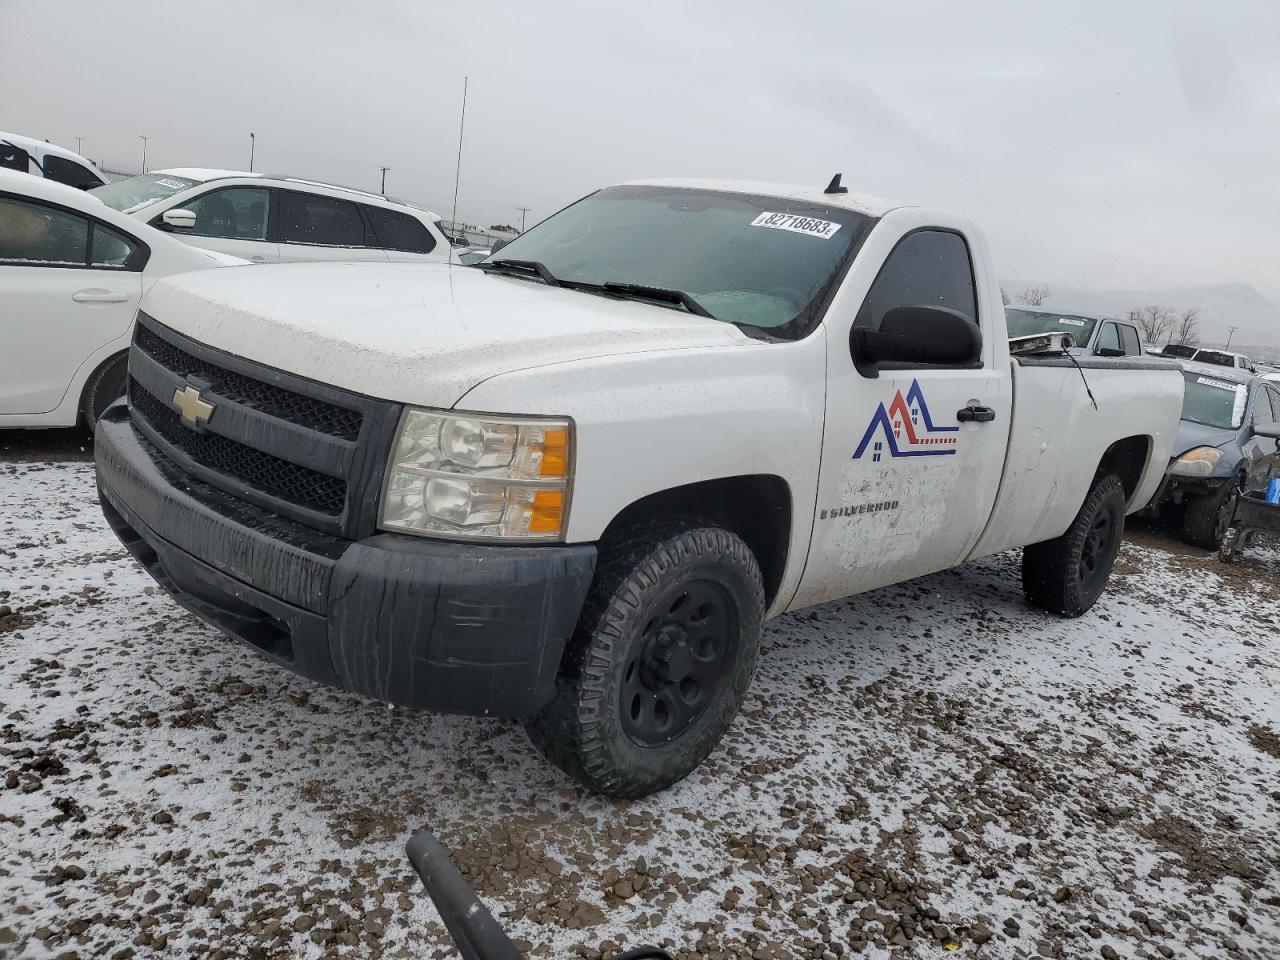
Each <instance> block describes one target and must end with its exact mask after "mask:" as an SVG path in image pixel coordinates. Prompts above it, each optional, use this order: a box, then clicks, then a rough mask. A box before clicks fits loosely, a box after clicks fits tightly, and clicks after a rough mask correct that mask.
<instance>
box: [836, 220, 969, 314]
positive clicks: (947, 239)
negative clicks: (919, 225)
mask: <svg viewBox="0 0 1280 960" xmlns="http://www.w3.org/2000/svg"><path fill="white" fill-rule="evenodd" d="M916 306H932V307H949V308H950V309H952V310H958V311H960V312H961V313H963V314H964V315H965V316H966V317H968V318H969V319H971V320H972V321H973V322H974V323H977V322H978V298H977V294H976V293H975V292H974V285H973V265H972V263H971V262H970V260H969V247H968V245H967V244H966V243H965V242H964V238H963V237H961V236H960V235H959V234H957V233H950V232H947V231H943V230H917V231H916V232H915V233H911V234H908V235H907V236H905V237H903V238H902V239H901V240H900V241H898V245H897V246H896V247H894V248H893V252H892V253H890V254H889V257H888V259H886V260H885V262H884V266H882V267H881V268H880V273H879V275H878V276H877V277H876V279H875V282H874V283H873V284H871V289H870V290H868V291H867V299H866V300H864V301H863V302H862V308H861V309H860V310H859V311H858V316H857V319H856V320H854V323H855V324H856V325H857V326H860V327H871V328H873V329H876V330H879V329H880V324H881V323H882V322H883V321H884V315H885V314H886V313H887V312H889V311H890V310H892V309H893V308H894V307H916Z"/></svg>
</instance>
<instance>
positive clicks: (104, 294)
mask: <svg viewBox="0 0 1280 960" xmlns="http://www.w3.org/2000/svg"><path fill="white" fill-rule="evenodd" d="M71 299H72V300H74V301H75V302H76V303H124V302H125V301H126V300H128V299H129V295H128V294H127V293H112V292H111V291H109V290H81V291H79V292H78V293H73V294H72V295H71Z"/></svg>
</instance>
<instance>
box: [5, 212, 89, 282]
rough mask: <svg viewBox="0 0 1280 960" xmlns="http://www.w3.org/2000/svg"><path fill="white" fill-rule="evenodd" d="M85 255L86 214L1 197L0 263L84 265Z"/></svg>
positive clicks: (86, 248) (86, 255)
mask: <svg viewBox="0 0 1280 960" xmlns="http://www.w3.org/2000/svg"><path fill="white" fill-rule="evenodd" d="M88 254H89V221H88V220H87V219H86V218H85V217H79V216H76V215H75V214H73V213H68V212H66V211H65V210H58V209H56V208H54V207H47V206H45V205H44V204H39V203H30V202H28V201H26V200H17V199H14V198H12V197H0V266H4V265H18V266H48V267H83V266H84V265H85V264H86V263H87V262H88Z"/></svg>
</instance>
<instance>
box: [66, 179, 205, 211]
mask: <svg viewBox="0 0 1280 960" xmlns="http://www.w3.org/2000/svg"><path fill="white" fill-rule="evenodd" d="M196 183H197V181H195V180H188V179H187V178H186V177H175V176H173V175H172V174H168V173H144V174H142V175H141V176H138V177H129V179H127V180H117V181H116V182H115V183H104V184H103V185H102V186H100V187H94V188H93V189H92V190H90V191H89V192H90V193H92V194H93V195H94V196H95V197H97V198H98V199H99V200H101V201H102V202H103V203H105V204H106V205H107V206H108V207H110V208H111V209H113V210H119V211H120V212H121V213H133V212H134V211H135V210H139V209H141V208H142V207H145V206H146V205H147V204H149V203H155V202H156V201H157V200H164V199H165V198H166V197H172V196H173V195H174V194H175V193H178V192H179V191H181V190H186V189H187V187H194V186H195V185H196Z"/></svg>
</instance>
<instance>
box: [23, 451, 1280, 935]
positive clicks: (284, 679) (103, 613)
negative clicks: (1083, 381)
mask: <svg viewBox="0 0 1280 960" xmlns="http://www.w3.org/2000/svg"><path fill="white" fill-rule="evenodd" d="M1278 628H1280V552H1278V551H1275V550H1267V549H1254V550H1252V551H1251V552H1250V554H1249V556H1248V558H1247V559H1245V560H1242V561H1241V562H1240V563H1239V564H1238V565H1237V566H1235V567H1224V566H1221V565H1219V564H1218V563H1217V561H1216V560H1215V559H1214V558H1212V557H1210V556H1208V555H1206V554H1204V553H1202V552H1198V551H1186V550H1184V549H1182V548H1181V547H1178V546H1177V545H1175V544H1171V543H1165V542H1164V541H1161V540H1158V539H1156V538H1155V537H1153V536H1152V535H1151V534H1142V533H1139V534H1138V536H1137V540H1136V542H1133V543H1130V544H1128V545H1127V546H1126V547H1125V549H1124V552H1123V554H1122V557H1121V562H1120V565H1119V568H1118V570H1117V574H1116V576H1115V578H1114V579H1113V581H1112V587H1111V590H1110V591H1109V593H1108V594H1107V595H1106V596H1105V597H1104V598H1103V600H1102V601H1101V602H1100V603H1099V604H1098V606H1097V607H1096V608H1095V610H1094V611H1093V612H1092V613H1091V614H1090V615H1088V616H1086V617H1084V618H1082V619H1080V620H1076V621H1065V620H1059V619H1055V618H1053V617H1050V616H1047V615H1044V614H1042V613H1039V612H1036V611H1034V610H1032V609H1030V608H1028V607H1027V605H1026V604H1025V603H1024V602H1023V599H1022V597H1021V595H1020V592H1019V588H1018V567H1017V556H1016V555H1002V556H998V557H994V558H991V559H988V560H984V561H981V562H978V563H974V564H970V565H968V566H966V567H963V568H961V569H959V570H955V571H951V572H948V573H943V574H939V575H936V576H932V577H928V578H925V579H922V580H918V581H915V582H913V583H910V584H906V585H904V586H900V587H895V588H890V589H884V590H880V591H877V592H875V593H873V594H870V595H867V596H863V597H858V598H854V599H852V600H849V601H844V602H839V603H832V604H827V605H824V606H820V607H816V608H813V609H810V610H806V611H802V612H800V613H795V614H791V615H788V616H786V617H782V618H780V619H778V620H776V621H774V622H773V623H771V624H770V625H769V627H768V629H767V634H766V643H765V652H764V655H763V656H762V658H761V666H760V670H759V673H758V675H757V678H756V683H755V686H754V688H753V692H752V694H751V696H750V698H749V700H748V703H747V705H746V710H745V713H744V715H743V716H742V717H741V718H740V719H739V721H738V722H737V723H736V724H735V725H734V728H733V730H732V732H731V734H730V736H729V737H728V738H727V740H726V741H725V743H724V744H723V745H722V747H721V749H719V750H718V751H717V752H716V753H715V754H714V756H713V757H712V759H711V760H710V762H708V763H707V764H706V765H705V766H704V767H703V768H702V770H701V771H700V772H699V773H698V774H697V775H695V776H694V777H693V778H691V779H690V780H689V781H688V782H686V783H683V784H680V785H678V786H677V787H676V788H674V789H672V790H670V791H668V792H667V793H665V794H664V795H662V796H658V797H654V798H651V799H648V800H645V801H642V802H638V803H631V804H614V803H608V802H604V801H600V800H596V799H592V798H590V797H586V796H583V795H582V794H581V793H580V792H579V791H577V790H576V789H574V788H573V787H572V786H571V785H570V784H569V783H568V781H567V780H566V779H565V778H564V777H562V776H561V775H560V774H558V773H557V772H555V771H553V770H552V769H550V768H549V767H547V766H546V765H545V764H544V763H543V761H542V760H541V759H540V758H539V757H538V756H537V755H536V754H535V753H534V752H533V750H532V748H531V747H530V745H529V744H528V743H527V741H526V739H525V736H524V734H523V732H522V731H521V730H520V728H519V727H518V726H517V725H515V724H512V723H507V722H500V721H483V720H474V719H464V718H452V717H432V716H425V715H415V714H411V713H406V712H402V711H393V710H391V709H389V708H387V707H385V706H381V705H378V704H376V703H371V702H368V701H364V700H361V699H359V698H356V697H354V696H348V695H344V694H341V693H336V692H333V691H329V690H326V689H322V688H319V687H316V686H314V685H312V684H310V683H308V682H305V681H302V680H299V679H297V678H294V677H293V676H291V675H289V674H287V673H284V672H282V671H281V670H278V669H276V668H275V667H273V666H270V665H268V664H265V663H263V662H262V661H260V660H259V659H257V658H256V657H255V656H254V655H253V654H252V653H250V652H249V651H248V650H245V649H242V648H240V647H238V646H237V645H235V644H234V643H232V642H230V641H227V640H225V639H224V638H223V637H221V636H220V635H219V634H217V633H216V632H215V631H213V630H212V629H210V628H208V627H205V626H203V625H202V624H200V623H199V622H197V621H195V620H194V619H192V618H191V617H190V616H188V615H187V614H186V613H184V612H183V611H182V610H181V609H180V608H179V607H177V606H176V605H175V604H174V603H172V602H171V601H170V600H168V599H167V598H166V597H165V596H164V595H163V594H161V593H159V592H158V591H157V589H156V588H155V586H154V585H153V584H152V582H151V581H150V580H149V579H148V578H147V577H146V576H145V574H143V573H142V571H141V570H140V569H139V568H137V567H136V566H135V565H134V564H133V562H132V561H131V560H130V559H129V558H128V557H127V556H126V555H125V553H124V551H123V550H122V549H121V548H120V547H119V545H118V544H117V542H116V541H115V540H114V538H113V537H112V536H111V534H110V532H109V531H108V530H107V528H106V526H105V524H104V523H103V521H102V518H101V515H100V514H99V512H98V508H97V505H96V502H95V494H94V487H93V474H92V465H91V464H87V463H56V464H41V463H0V778H3V789H0V956H12V957H19V956H20V957H64V958H70V957H119V958H122V960H123V958H127V957H132V956H137V957H151V956H161V955H163V956H202V957H204V956H208V957H286V956H287V957H292V956H322V955H324V956H327V955H330V954H338V955H345V956H361V957H363V956H384V957H442V956H446V955H449V954H451V953H452V950H451V949H449V948H448V941H447V939H446V937H445V935H444V931H443V928H442V927H441V925H440V924H439V922H438V919H437V917H436V914H435V912H434V910H433V908H432V907H431V905H430V902H429V901H428V899H427V898H426V896H425V894H424V893H423V892H422V890H421V888H420V887H419V885H418V883H417V881H416V878H415V876H414V875H413V873H412V871H411V869H410V867H409V865H408V863H407V862H406V861H405V859H404V857H403V854H402V851H403V845H404V842H405V840H406V839H407V837H408V835H409V833H410V832H411V831H412V830H414V829H418V828H423V827H425V828H429V829H431V830H433V831H434V832H435V833H436V834H437V836H439V837H440V839H441V840H442V842H443V843H444V844H445V846H446V847H447V848H449V849H450V850H451V851H452V852H453V854H454V856H455V859H456V860H457V861H458V862H459V864H460V865H461V866H462V867H463V869H464V870H465V871H466V872H467V874H468V875H469V877H470V878H471V879H472V881H473V883H474V884H475V885H476V886H477V887H478V889H479V890H480V891H481V893H482V895H483V896H484V897H485V898H486V900H487V902H488V903H489V905H490V906H491V908H492V909H493V911H494V913H495V914H496V915H497V916H499V918H501V919H502V920H503V921H504V922H506V923H507V924H509V927H510V929H511V931H512V933H513V935H514V936H515V937H517V938H518V939H519V940H521V941H523V943H524V945H525V946H526V947H527V948H528V952H529V953H530V954H532V955H535V956H555V957H573V956H575V955H576V956H580V957H583V958H588V960H598V958H599V956H600V953H601V951H604V952H605V953H608V952H610V951H612V950H614V949H616V947H617V945H622V946H634V945H637V944H639V943H642V942H658V943H663V944H667V945H670V946H671V947H672V949H673V950H675V951H677V952H679V953H681V954H683V955H685V956H692V955H694V954H698V955H701V956H704V957H709V958H720V957H725V956H743V957H747V956H750V957H753V958H757V960H768V958H770V957H773V956H779V957H781V956H800V957H806V956H811V957H837V956H842V955H846V954H848V953H850V952H851V951H852V952H854V953H855V954H858V955H860V956H869V957H885V956H902V957H928V956H939V955H948V954H947V951H949V950H954V951H955V952H954V953H951V954H949V955H953V956H960V957H1009V958H1013V957H1058V956H1063V957H1125V958H1137V957H1146V958H1156V957H1166V956H1176V957H1206V958H1207V957H1217V958H1231V957H1258V958H1274V957H1276V956H1280V637H1278V636H1277V633H1278Z"/></svg>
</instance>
